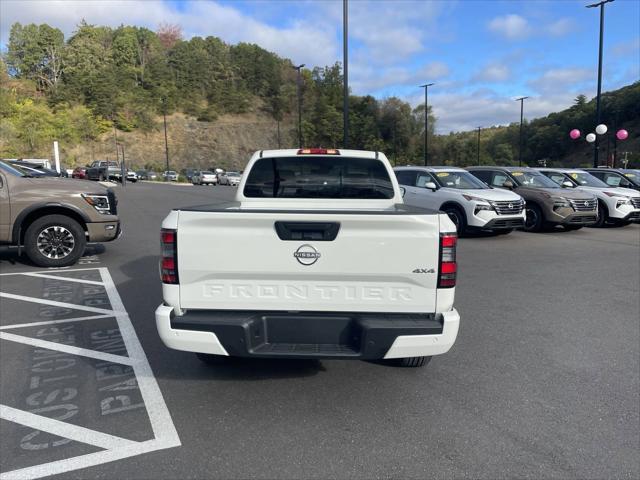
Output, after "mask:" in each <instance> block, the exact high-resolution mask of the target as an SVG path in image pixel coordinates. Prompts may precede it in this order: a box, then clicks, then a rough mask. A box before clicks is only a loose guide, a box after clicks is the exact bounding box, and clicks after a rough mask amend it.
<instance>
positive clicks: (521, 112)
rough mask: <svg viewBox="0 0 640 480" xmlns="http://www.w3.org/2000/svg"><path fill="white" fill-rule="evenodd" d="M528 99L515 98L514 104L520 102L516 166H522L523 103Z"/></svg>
mask: <svg viewBox="0 0 640 480" xmlns="http://www.w3.org/2000/svg"><path fill="white" fill-rule="evenodd" d="M527 98H529V97H520V98H516V102H520V140H519V146H518V166H519V167H521V166H522V122H523V121H524V101H525V100H526V99H527Z"/></svg>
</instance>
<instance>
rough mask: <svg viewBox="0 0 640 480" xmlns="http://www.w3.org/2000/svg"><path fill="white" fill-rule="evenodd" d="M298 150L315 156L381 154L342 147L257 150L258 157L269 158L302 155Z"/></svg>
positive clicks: (379, 154)
mask: <svg viewBox="0 0 640 480" xmlns="http://www.w3.org/2000/svg"><path fill="white" fill-rule="evenodd" d="M300 150H310V151H311V153H306V155H316V156H323V155H327V156H334V155H341V156H343V157H355V158H378V157H379V156H381V153H380V152H376V151H373V150H347V149H343V148H331V149H323V148H318V149H316V148H303V149H299V148H284V149H280V150H260V151H259V152H258V158H271V157H297V156H298V155H300V156H302V155H305V154H301V153H298V152H300ZM313 150H327V151H335V152H337V154H336V153H313Z"/></svg>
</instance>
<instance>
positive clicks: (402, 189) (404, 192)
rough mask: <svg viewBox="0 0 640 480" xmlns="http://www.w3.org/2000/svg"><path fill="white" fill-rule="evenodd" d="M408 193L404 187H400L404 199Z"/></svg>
mask: <svg viewBox="0 0 640 480" xmlns="http://www.w3.org/2000/svg"><path fill="white" fill-rule="evenodd" d="M406 193H407V189H406V188H404V187H400V195H402V198H404V196H405V194H406Z"/></svg>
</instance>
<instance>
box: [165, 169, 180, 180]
mask: <svg viewBox="0 0 640 480" xmlns="http://www.w3.org/2000/svg"><path fill="white" fill-rule="evenodd" d="M162 178H163V179H164V181H165V182H177V181H178V174H177V173H176V172H175V171H173V170H167V171H165V172H164V173H163V174H162Z"/></svg>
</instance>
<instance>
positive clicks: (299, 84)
mask: <svg viewBox="0 0 640 480" xmlns="http://www.w3.org/2000/svg"><path fill="white" fill-rule="evenodd" d="M303 67H304V63H303V64H301V65H298V66H295V65H293V66H292V68H293V69H295V70H296V71H297V72H298V76H297V78H296V86H297V91H298V148H302V90H301V88H302V86H301V77H300V70H301V69H302V68H303Z"/></svg>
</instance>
